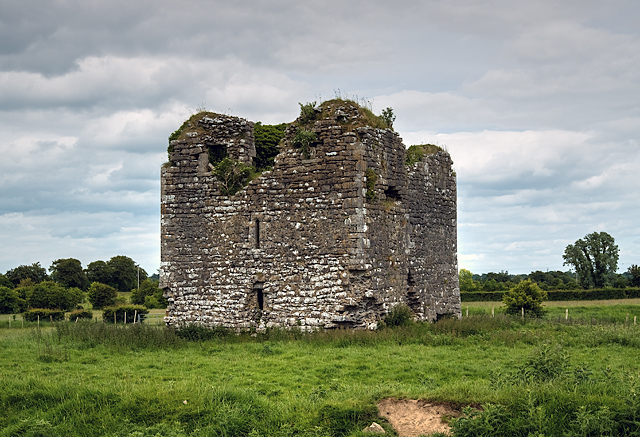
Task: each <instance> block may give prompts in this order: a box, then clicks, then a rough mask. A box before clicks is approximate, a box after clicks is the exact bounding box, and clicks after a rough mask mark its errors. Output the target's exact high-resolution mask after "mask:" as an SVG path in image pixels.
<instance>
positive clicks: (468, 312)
mask: <svg viewBox="0 0 640 437" xmlns="http://www.w3.org/2000/svg"><path fill="white" fill-rule="evenodd" d="M467 317H469V307H467Z"/></svg>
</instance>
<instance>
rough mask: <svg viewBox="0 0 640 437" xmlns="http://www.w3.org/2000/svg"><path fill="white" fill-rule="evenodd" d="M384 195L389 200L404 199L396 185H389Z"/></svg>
mask: <svg viewBox="0 0 640 437" xmlns="http://www.w3.org/2000/svg"><path fill="white" fill-rule="evenodd" d="M384 195H385V196H386V198H387V199H389V200H395V201H400V200H402V196H401V195H400V191H398V190H397V189H396V188H395V187H389V188H387V189H386V190H384Z"/></svg>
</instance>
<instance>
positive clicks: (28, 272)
mask: <svg viewBox="0 0 640 437" xmlns="http://www.w3.org/2000/svg"><path fill="white" fill-rule="evenodd" d="M5 276H6V277H7V278H8V279H9V280H10V281H11V282H12V283H13V285H14V286H16V285H18V284H19V283H20V281H21V280H22V279H31V280H32V281H33V283H34V284H37V283H38V282H42V281H46V280H47V279H49V276H47V270H46V269H45V268H43V267H42V266H41V265H40V263H39V262H37V263H33V264H31V265H30V266H27V265H22V266H18V267H16V268H15V269H11V270H9V271H8V272H7V273H6V274H5Z"/></svg>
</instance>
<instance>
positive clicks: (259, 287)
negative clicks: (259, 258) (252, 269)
mask: <svg viewBox="0 0 640 437" xmlns="http://www.w3.org/2000/svg"><path fill="white" fill-rule="evenodd" d="M263 289H264V282H256V283H254V284H253V291H254V292H255V293H256V300H257V301H258V309H259V310H260V311H262V310H263V309H264V292H263ZM254 302H255V301H254Z"/></svg>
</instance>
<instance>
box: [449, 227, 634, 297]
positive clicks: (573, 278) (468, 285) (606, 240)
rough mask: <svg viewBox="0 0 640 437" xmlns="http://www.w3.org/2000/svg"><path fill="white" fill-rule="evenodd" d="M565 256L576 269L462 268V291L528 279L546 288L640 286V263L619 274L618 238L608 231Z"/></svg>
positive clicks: (503, 286)
mask: <svg viewBox="0 0 640 437" xmlns="http://www.w3.org/2000/svg"><path fill="white" fill-rule="evenodd" d="M562 257H563V259H564V265H569V266H572V267H573V271H571V270H569V271H566V272H562V271H560V270H556V271H551V272H548V271H547V272H542V271H540V270H536V271H533V272H531V273H529V274H528V275H527V274H521V275H511V274H509V272H508V271H501V272H499V273H494V272H489V273H483V274H481V275H478V274H473V273H471V271H469V270H467V269H460V272H459V273H458V277H459V282H460V291H461V292H473V291H489V292H493V291H506V290H511V289H513V288H514V287H516V286H517V285H518V284H519V283H520V282H522V281H526V280H530V281H532V282H534V283H536V284H537V285H538V286H539V287H540V288H541V289H542V290H543V291H548V290H575V289H585V290H586V289H590V288H604V287H613V288H626V287H640V267H638V265H636V264H633V265H631V266H630V267H629V268H628V269H627V271H626V272H624V273H622V274H619V273H616V272H617V270H618V259H619V249H618V246H617V245H616V244H615V240H614V238H613V237H612V236H611V235H609V234H608V233H606V232H593V233H591V234H588V235H586V236H585V237H584V238H581V239H579V240H577V241H576V242H575V243H574V244H569V245H568V246H567V247H566V249H565V251H564V254H563V256H562Z"/></svg>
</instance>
